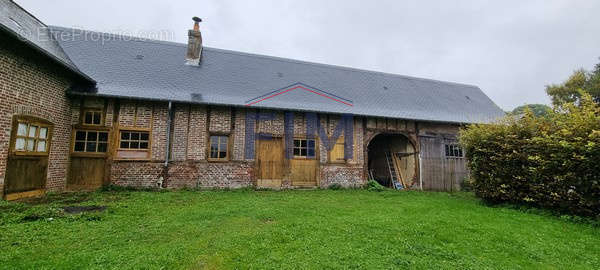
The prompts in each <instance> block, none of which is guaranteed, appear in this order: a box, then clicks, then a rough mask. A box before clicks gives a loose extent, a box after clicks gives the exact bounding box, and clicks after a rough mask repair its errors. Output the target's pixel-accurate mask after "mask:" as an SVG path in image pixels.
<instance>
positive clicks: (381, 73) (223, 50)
mask: <svg viewBox="0 0 600 270" xmlns="http://www.w3.org/2000/svg"><path fill="white" fill-rule="evenodd" d="M204 49H208V50H213V51H220V52H222V53H229V54H236V55H242V56H248V57H260V58H267V59H272V60H277V61H282V62H291V63H296V64H305V65H313V66H322V67H330V68H335V69H343V70H348V71H353V72H366V73H372V74H376V75H384V76H394V77H401V78H404V79H412V80H420V81H428V82H437V83H443V84H454V85H461V86H469V87H475V88H479V87H478V86H476V85H472V84H466V83H458V82H449V81H442V80H436V79H428V78H421V77H414V76H408V75H401V74H395V73H389V72H383V71H375V70H368V69H361V68H354V67H346V66H341V65H333V64H325V63H317V62H311V61H305V60H297V59H291V58H285V57H279V56H270V55H264V54H255V53H247V52H240V51H234V50H228V49H220V48H212V47H204Z"/></svg>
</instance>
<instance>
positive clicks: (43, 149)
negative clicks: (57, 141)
mask: <svg viewBox="0 0 600 270" xmlns="http://www.w3.org/2000/svg"><path fill="white" fill-rule="evenodd" d="M37 152H46V141H38V144H37Z"/></svg>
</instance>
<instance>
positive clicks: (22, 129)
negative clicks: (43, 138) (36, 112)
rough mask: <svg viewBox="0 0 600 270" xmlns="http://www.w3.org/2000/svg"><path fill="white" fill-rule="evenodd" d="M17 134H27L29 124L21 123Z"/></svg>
mask: <svg viewBox="0 0 600 270" xmlns="http://www.w3.org/2000/svg"><path fill="white" fill-rule="evenodd" d="M17 135H19V136H27V124H23V123H19V127H18V129H17Z"/></svg>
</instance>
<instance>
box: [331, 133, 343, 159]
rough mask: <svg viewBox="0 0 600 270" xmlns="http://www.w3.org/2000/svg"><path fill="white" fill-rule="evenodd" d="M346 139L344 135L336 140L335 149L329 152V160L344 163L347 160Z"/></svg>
mask: <svg viewBox="0 0 600 270" xmlns="http://www.w3.org/2000/svg"><path fill="white" fill-rule="evenodd" d="M344 147H345V140H344V137H343V136H342V137H339V138H338V140H337V141H336V142H335V145H334V146H333V149H331V152H329V162H332V163H343V162H345V161H346V159H345V155H344V154H345V149H344Z"/></svg>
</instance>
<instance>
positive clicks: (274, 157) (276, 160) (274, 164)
mask: <svg viewBox="0 0 600 270" xmlns="http://www.w3.org/2000/svg"><path fill="white" fill-rule="evenodd" d="M283 154H284V151H283V139H282V138H261V139H260V140H259V141H258V151H257V153H256V155H257V161H258V175H257V177H256V179H257V183H256V186H257V187H258V188H281V182H282V180H283V167H284V158H283Z"/></svg>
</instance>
